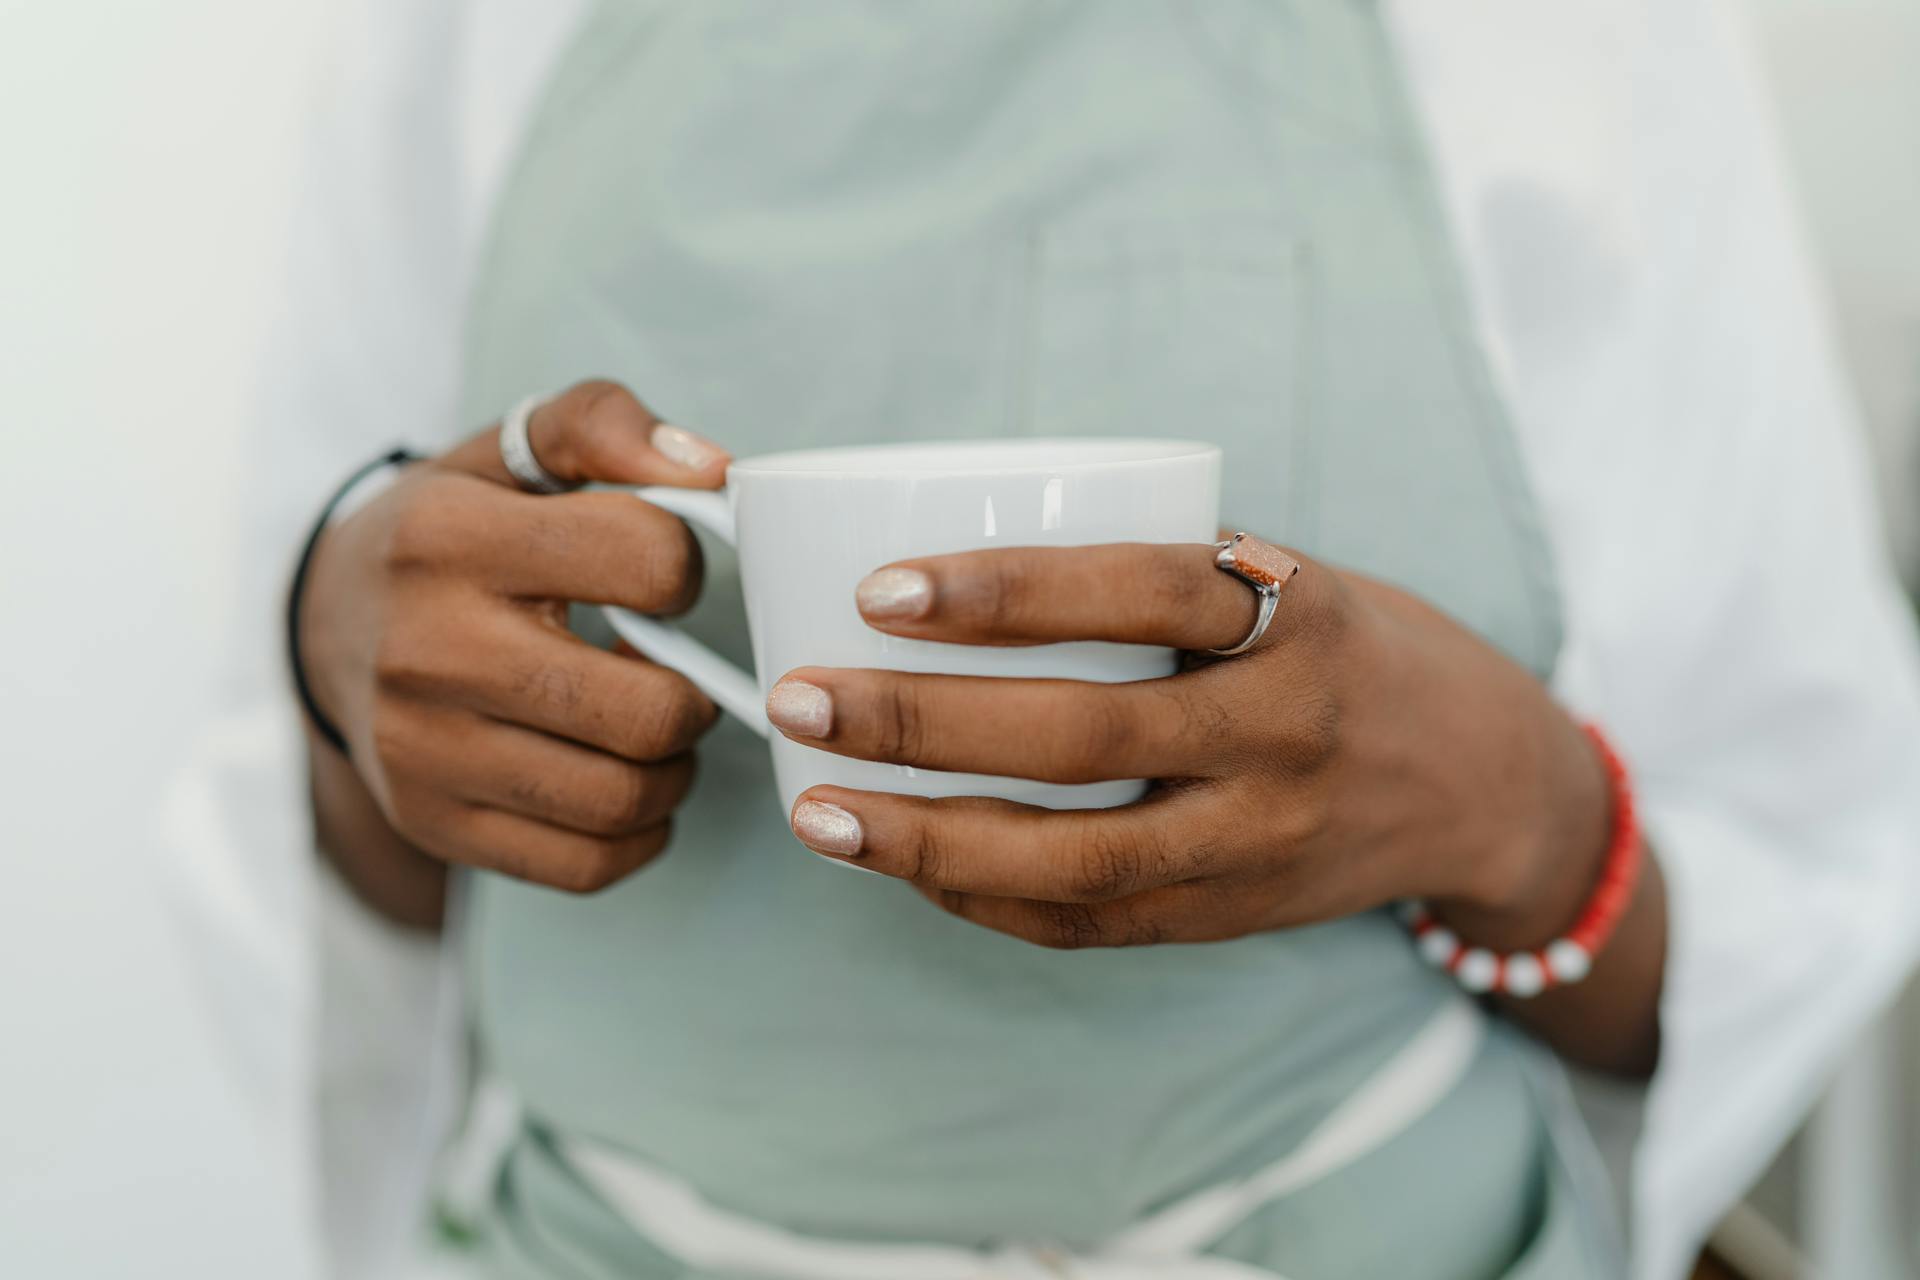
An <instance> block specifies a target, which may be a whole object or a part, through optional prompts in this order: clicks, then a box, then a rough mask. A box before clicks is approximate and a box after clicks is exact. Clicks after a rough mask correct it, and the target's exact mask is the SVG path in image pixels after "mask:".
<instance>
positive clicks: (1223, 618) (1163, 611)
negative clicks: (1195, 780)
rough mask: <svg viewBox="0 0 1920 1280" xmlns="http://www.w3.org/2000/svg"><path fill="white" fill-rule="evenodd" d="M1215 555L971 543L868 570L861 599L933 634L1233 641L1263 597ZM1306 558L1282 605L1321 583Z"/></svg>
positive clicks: (988, 640) (1178, 549) (1008, 640)
mask: <svg viewBox="0 0 1920 1280" xmlns="http://www.w3.org/2000/svg"><path fill="white" fill-rule="evenodd" d="M1276 550H1277V549H1276ZM1216 554H1218V553H1217V551H1216V549H1215V548H1214V547H1212V546H1210V545H1208V544H1206V543H1171V544H1159V543H1109V544H1107V545H1105V546H1095V547H1008V548H1004V549H999V548H996V549H994V550H989V551H965V552H960V553H958V554H955V555H946V556H927V557H924V558H921V559H916V560H901V561H898V562H896V563H894V564H891V565H888V566H886V567H885V568H883V569H879V570H877V571H875V572H873V573H871V574H868V575H867V577H866V578H865V579H864V580H862V581H861V583H860V585H859V587H858V588H857V589H856V591H855V593H854V599H855V603H856V604H857V605H858V606H859V609H860V614H861V616H862V617H863V618H865V619H866V621H867V622H868V624H869V625H871V626H873V627H876V628H878V629H879V630H881V631H886V632H889V633H891V634H893V635H900V636H911V637H914V638H916V639H922V640H944V641H948V642H951V643H956V644H982V645H1030V644H1054V643H1058V642H1060V641H1067V640H1108V641H1114V642H1116V643H1120V644H1153V645H1167V646H1170V647H1172V648H1176V649H1195V650H1205V649H1224V648H1228V647H1229V646H1231V645H1234V644H1237V643H1238V642H1239V641H1240V640H1241V639H1242V638H1244V637H1245V636H1246V635H1247V633H1248V632H1249V631H1250V630H1252V627H1253V623H1254V619H1255V617H1256V615H1257V612H1258V606H1259V598H1258V596H1257V595H1256V593H1255V592H1254V590H1253V589H1252V588H1251V587H1250V586H1249V585H1248V584H1247V583H1246V582H1243V581H1241V580H1240V579H1239V578H1237V577H1235V576H1234V575H1233V574H1230V573H1226V572H1223V571H1222V570H1220V569H1218V568H1216V567H1215V565H1214V556H1215V555H1216ZM1281 554H1285V553H1281ZM1289 558H1290V559H1291V557H1289ZM1300 563H1301V565H1302V572H1300V573H1299V574H1298V576H1297V578H1296V579H1295V580H1294V581H1293V582H1291V583H1289V584H1288V585H1287V587H1286V590H1285V594H1284V595H1283V597H1282V606H1281V613H1282V614H1283V615H1284V614H1286V613H1287V612H1289V611H1290V610H1294V611H1297V609H1298V608H1299V607H1300V605H1301V604H1303V603H1304V601H1302V599H1301V597H1303V596H1311V595H1313V594H1316V593H1317V591H1318V584H1317V581H1315V580H1317V579H1318V578H1319V577H1320V575H1321V573H1323V572H1324V571H1323V570H1319V569H1318V568H1317V566H1313V565H1311V564H1308V562H1306V561H1305V560H1304V559H1303V560H1301V562H1300Z"/></svg>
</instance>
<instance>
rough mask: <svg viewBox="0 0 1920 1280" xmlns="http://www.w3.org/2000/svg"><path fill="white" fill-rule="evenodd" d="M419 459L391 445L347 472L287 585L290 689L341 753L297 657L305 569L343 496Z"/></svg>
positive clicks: (338, 737) (340, 737) (338, 736)
mask: <svg viewBox="0 0 1920 1280" xmlns="http://www.w3.org/2000/svg"><path fill="white" fill-rule="evenodd" d="M419 460H420V455H419V454H417V453H415V452H413V450H411V449H394V450H392V451H391V452H389V453H385V454H382V455H381V456H380V457H378V458H375V459H374V460H373V461H372V462H369V463H367V464H366V465H365V466H363V467H361V468H360V469H358V470H357V471H355V472H354V473H353V474H352V475H351V476H348V477H347V480H346V483H345V484H343V485H341V486H340V487H339V488H338V489H335V490H334V491H333V496H332V497H330V498H328V499H327V505H326V506H324V507H322V508H321V509H320V518H319V519H318V520H316V521H314V522H313V531H312V532H311V533H309V534H307V541H306V545H305V546H303V547H301V548H300V562H299V564H297V565H296V566H294V570H293V583H292V585H291V586H289V587H288V588H287V663H288V665H289V666H290V667H291V668H292V670H293V691H294V692H295V693H296V694H298V695H299V697H300V707H301V709H302V710H304V711H305V712H306V713H307V719H308V720H310V721H311V722H312V723H313V728H314V731H315V732H316V733H318V734H319V735H320V736H321V737H322V738H324V739H326V742H327V745H328V746H330V747H332V748H333V749H334V750H335V751H338V752H339V753H340V754H341V755H347V754H349V752H348V751H347V739H346V735H344V734H342V733H341V732H340V727H339V726H338V725H336V724H334V722H333V721H331V720H329V719H328V718H327V714H326V712H324V711H322V710H320V704H319V703H318V702H315V701H314V698H313V686H312V685H310V684H308V683H307V668H306V664H305V663H303V662H302V661H301V660H300V607H301V604H302V601H303V600H304V598H305V596H306V592H307V570H308V569H310V568H312V567H313V549H314V548H315V547H317V546H319V545H320V535H321V534H323V533H325V532H326V531H327V522H328V521H330V520H332V519H333V513H334V510H335V509H336V508H337V507H339V505H340V502H341V500H342V499H343V498H345V497H346V496H347V495H348V494H349V493H352V492H353V490H354V488H355V487H356V486H357V485H359V483H360V482H361V481H362V480H365V479H366V478H367V477H368V476H370V475H372V474H373V473H374V472H376V471H378V470H380V468H382V467H397V466H402V465H404V464H406V463H409V462H418V461H419Z"/></svg>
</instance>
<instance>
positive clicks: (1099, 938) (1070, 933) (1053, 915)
mask: <svg viewBox="0 0 1920 1280" xmlns="http://www.w3.org/2000/svg"><path fill="white" fill-rule="evenodd" d="M1034 907H1035V910H1034V917H1035V920H1034V922H1035V925H1036V928H1035V930H1034V935H1033V941H1035V942H1037V943H1039V944H1040V945H1041V946H1043V947H1047V948H1049V949H1051V950H1054V951H1079V950H1082V949H1083V948H1086V947H1097V946H1100V945H1101V944H1102V943H1103V942H1104V940H1105V936H1104V935H1105V931H1104V930H1103V929H1102V928H1101V925H1100V917H1099V916H1098V915H1097V914H1096V913H1095V912H1094V910H1093V908H1091V907H1089V906H1088V905H1087V904H1085V903H1082V902H1039V903H1035V904H1034Z"/></svg>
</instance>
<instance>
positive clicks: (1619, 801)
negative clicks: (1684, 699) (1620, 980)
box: [1400, 724, 1642, 997]
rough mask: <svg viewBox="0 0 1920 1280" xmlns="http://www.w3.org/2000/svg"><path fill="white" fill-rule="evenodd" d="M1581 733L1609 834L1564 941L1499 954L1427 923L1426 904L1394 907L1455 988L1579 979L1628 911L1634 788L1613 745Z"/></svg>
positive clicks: (1512, 988) (1528, 990) (1635, 849)
mask: <svg viewBox="0 0 1920 1280" xmlns="http://www.w3.org/2000/svg"><path fill="white" fill-rule="evenodd" d="M1581 727H1582V728H1584V729H1585V730H1586V732H1587V737H1588V738H1589V739H1591V740H1592V742H1593V745H1594V749H1595V750H1597V751H1598V752H1599V753H1600V762H1601V764H1602V765H1603V766H1604V767H1605V768H1606V771H1607V791H1608V794H1609V798H1610V800H1611V802H1612V808H1613V833H1612V837H1611V839H1610V841H1609V843H1608V845H1607V856H1606V860H1605V861H1604V862H1603V863H1602V864H1601V866H1600V878H1599V880H1598V881H1597V882H1596V883H1595V884H1594V887H1593V894H1592V896H1591V897H1589V898H1588V899H1587V905H1586V906H1585V907H1583V908H1582V909H1581V911H1580V917H1579V919H1577V920H1575V921H1574V922H1573V928H1571V929H1569V930H1568V931H1567V932H1566V934H1565V936H1563V937H1560V938H1556V939H1555V940H1554V941H1552V942H1549V943H1548V944H1547V945H1546V946H1544V947H1541V948H1540V949H1538V950H1537V951H1516V952H1514V953H1512V954H1511V955H1501V954H1500V953H1498V952H1495V951H1489V950H1488V949H1487V948H1485V947H1470V946H1468V945H1466V944H1465V943H1463V942H1461V941H1460V939H1459V937H1458V936H1457V935H1455V933H1454V932H1453V930H1451V929H1448V928H1447V927H1445V926H1444V925H1442V924H1441V923H1440V922H1439V921H1437V920H1435V919H1434V918H1433V913H1432V912H1431V911H1429V910H1428V909H1427V907H1426V904H1424V903H1421V902H1407V903H1403V904H1402V905H1401V908H1400V919H1401V921H1402V922H1403V923H1404V924H1405V925H1406V926H1407V929H1408V931H1409V932H1411V933H1412V934H1413V939H1414V943H1415V946H1416V947H1417V949H1418V950H1419V952H1420V955H1421V958H1422V959H1424V960H1426V962H1427V963H1428V964H1431V965H1433V966H1434V967H1435V968H1436V969H1445V970H1446V971H1447V972H1448V973H1451V974H1452V975H1453V976H1454V979H1455V980H1456V981H1458V982H1459V984H1460V985H1461V986H1463V987H1465V988H1466V989H1467V990H1468V991H1471V992H1474V993H1475V994H1479V993H1481V992H1487V991H1498V992H1502V993H1504V994H1506V995H1510V996H1522V997H1524V996H1535V995H1539V994H1540V993H1541V992H1542V991H1545V990H1547V989H1548V988H1550V987H1564V986H1569V985H1571V984H1572V983H1575V982H1578V981H1580V979H1582V978H1584V977H1586V976H1587V973H1588V971H1589V970H1590V969H1592V967H1593V958H1594V957H1595V956H1597V955H1599V954H1600V948H1602V947H1604V946H1606V945H1607V939H1609V938H1611V937H1612V936H1613V931H1614V929H1615V928H1617V927H1618V926H1619V924H1620V918H1621V917H1622V916H1624V915H1625V914H1626V913H1627V905H1628V904H1629V903H1631V902H1632V901H1633V889H1634V885H1635V883H1636V882H1637V881H1638V880H1639V878H1640V859H1641V856H1642V855H1641V843H1640V820H1639V817H1638V816H1637V815H1636V813H1635V812H1634V806H1633V787H1632V784H1631V783H1630V782H1629V781H1628V779H1627V767H1626V766H1625V765H1624V764H1622V763H1621V762H1620V757H1619V756H1618V755H1617V754H1616V753H1615V752H1614V749H1613V746H1612V744H1610V743H1609V742H1608V741H1607V740H1606V738H1605V737H1604V736H1602V735H1601V733H1600V731H1599V730H1598V729H1596V728H1594V727H1593V726H1592V725H1590V724H1589V725H1582V726H1581Z"/></svg>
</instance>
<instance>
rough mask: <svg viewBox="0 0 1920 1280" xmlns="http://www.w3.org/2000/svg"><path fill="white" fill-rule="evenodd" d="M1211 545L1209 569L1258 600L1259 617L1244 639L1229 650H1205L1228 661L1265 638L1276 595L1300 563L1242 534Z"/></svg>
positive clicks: (1255, 619) (1277, 600) (1295, 571)
mask: <svg viewBox="0 0 1920 1280" xmlns="http://www.w3.org/2000/svg"><path fill="white" fill-rule="evenodd" d="M1213 545H1214V549H1215V555H1214V557H1213V567H1214V568H1216V569H1218V570H1220V571H1221V572H1222V573H1229V574H1232V575H1233V576H1234V577H1236V578H1238V579H1240V581H1242V582H1244V583H1246V584H1247V585H1248V586H1249V587H1252V588H1253V592H1254V594H1255V595H1257V596H1259V597H1260V613H1259V615H1258V616H1257V617H1255V618H1254V620H1253V629H1252V630H1251V631H1249V632H1247V638H1246V639H1244V640H1242V641H1241V642H1240V643H1239V644H1236V645H1234V646H1233V647H1232V648H1230V649H1208V650H1207V652H1208V653H1210V654H1212V655H1213V656H1214V657H1216V658H1231V657H1233V656H1234V655H1235V654H1237V653H1245V652H1246V651H1247V650H1249V649H1251V648H1253V646H1255V645H1256V644H1259V643H1260V637H1262V636H1264V635H1266V634H1267V626H1268V624H1270V623H1271V622H1272V621H1273V614H1274V611H1275V610H1276V609H1278V608H1279V607H1280V591H1281V589H1282V588H1283V587H1285V586H1286V585H1287V583H1288V582H1290V581H1292V579H1293V575H1294V574H1296V573H1298V572H1300V562H1299V561H1298V560H1295V559H1294V558H1293V557H1292V556H1290V555H1288V554H1287V553H1286V552H1284V551H1282V550H1281V549H1280V548H1278V547H1276V546H1274V545H1273V544H1272V543H1270V542H1262V541H1261V540H1260V539H1258V538H1255V537H1252V536H1250V535H1248V534H1246V533H1236V534H1234V535H1233V536H1232V537H1231V538H1228V539H1227V540H1226V541H1225V542H1216V543H1214V544H1213Z"/></svg>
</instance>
